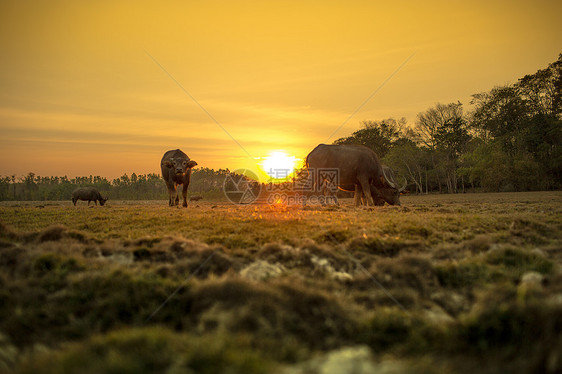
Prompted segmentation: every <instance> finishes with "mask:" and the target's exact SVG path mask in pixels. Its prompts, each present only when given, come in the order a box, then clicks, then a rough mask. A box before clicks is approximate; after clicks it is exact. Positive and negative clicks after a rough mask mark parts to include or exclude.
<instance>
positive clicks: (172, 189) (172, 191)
mask: <svg viewBox="0 0 562 374" xmlns="http://www.w3.org/2000/svg"><path fill="white" fill-rule="evenodd" d="M168 194H169V195H170V200H169V205H170V206H174V196H176V195H177V194H176V187H175V186H172V187H170V188H168ZM176 205H177V197H176Z"/></svg>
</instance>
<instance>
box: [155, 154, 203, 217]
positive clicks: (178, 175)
mask: <svg viewBox="0 0 562 374" xmlns="http://www.w3.org/2000/svg"><path fill="white" fill-rule="evenodd" d="M196 165H197V162H195V161H193V160H190V159H189V157H187V155H186V154H185V153H183V152H182V151H180V150H179V149H176V150H172V151H168V152H166V153H164V156H163V157H162V161H160V166H161V168H162V178H164V181H165V182H166V186H167V187H168V193H169V195H170V201H169V204H170V206H174V205H178V204H179V200H180V198H179V191H178V190H177V188H178V185H180V184H181V185H183V204H182V206H184V207H187V200H186V198H187V187H189V181H190V179H191V168H193V167H195V166H196ZM174 197H175V199H174Z"/></svg>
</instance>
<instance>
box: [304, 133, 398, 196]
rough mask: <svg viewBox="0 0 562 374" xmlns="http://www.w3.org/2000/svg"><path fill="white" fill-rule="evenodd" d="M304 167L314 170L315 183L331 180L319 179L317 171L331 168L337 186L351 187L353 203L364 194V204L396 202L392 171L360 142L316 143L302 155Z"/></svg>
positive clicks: (395, 187) (319, 172)
mask: <svg viewBox="0 0 562 374" xmlns="http://www.w3.org/2000/svg"><path fill="white" fill-rule="evenodd" d="M306 166H307V168H308V169H309V170H311V169H314V170H315V171H316V184H317V185H318V184H320V183H328V184H330V183H335V182H333V181H327V180H322V175H321V171H322V170H328V169H333V170H337V172H338V182H337V183H338V187H339V188H340V189H344V190H353V189H355V205H356V206H358V205H360V204H361V200H362V198H363V197H365V199H366V201H367V204H368V205H382V204H383V203H384V201H386V202H387V203H389V204H390V205H400V191H401V190H403V189H404V187H405V186H404V187H402V188H398V185H397V184H396V181H395V178H394V173H392V170H391V169H390V168H388V167H383V165H382V164H381V163H380V161H379V158H378V156H377V155H376V154H375V152H373V150H371V149H369V148H367V147H365V146H362V145H347V144H346V145H326V144H320V145H318V146H317V147H316V148H314V149H313V150H312V152H310V153H309V154H308V156H307V157H306Z"/></svg>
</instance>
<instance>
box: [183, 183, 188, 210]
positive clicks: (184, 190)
mask: <svg viewBox="0 0 562 374" xmlns="http://www.w3.org/2000/svg"><path fill="white" fill-rule="evenodd" d="M188 186H189V184H187V183H184V185H183V190H182V197H183V204H182V206H183V207H184V208H187V187H188Z"/></svg>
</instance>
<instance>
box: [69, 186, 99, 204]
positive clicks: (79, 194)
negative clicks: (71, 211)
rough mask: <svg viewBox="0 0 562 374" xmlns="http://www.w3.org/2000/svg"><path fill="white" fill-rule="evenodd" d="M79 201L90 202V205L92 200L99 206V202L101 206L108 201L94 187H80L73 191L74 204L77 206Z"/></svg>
mask: <svg viewBox="0 0 562 374" xmlns="http://www.w3.org/2000/svg"><path fill="white" fill-rule="evenodd" d="M78 200H83V201H86V200H88V205H90V201H92V200H93V201H94V203H95V204H96V205H98V201H99V202H100V205H101V206H103V204H105V202H106V201H107V199H104V198H103V197H101V194H100V192H99V191H98V190H97V189H96V188H94V187H80V188H77V189H75V190H74V191H72V203H73V204H74V205H76V202H77V201H78Z"/></svg>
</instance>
